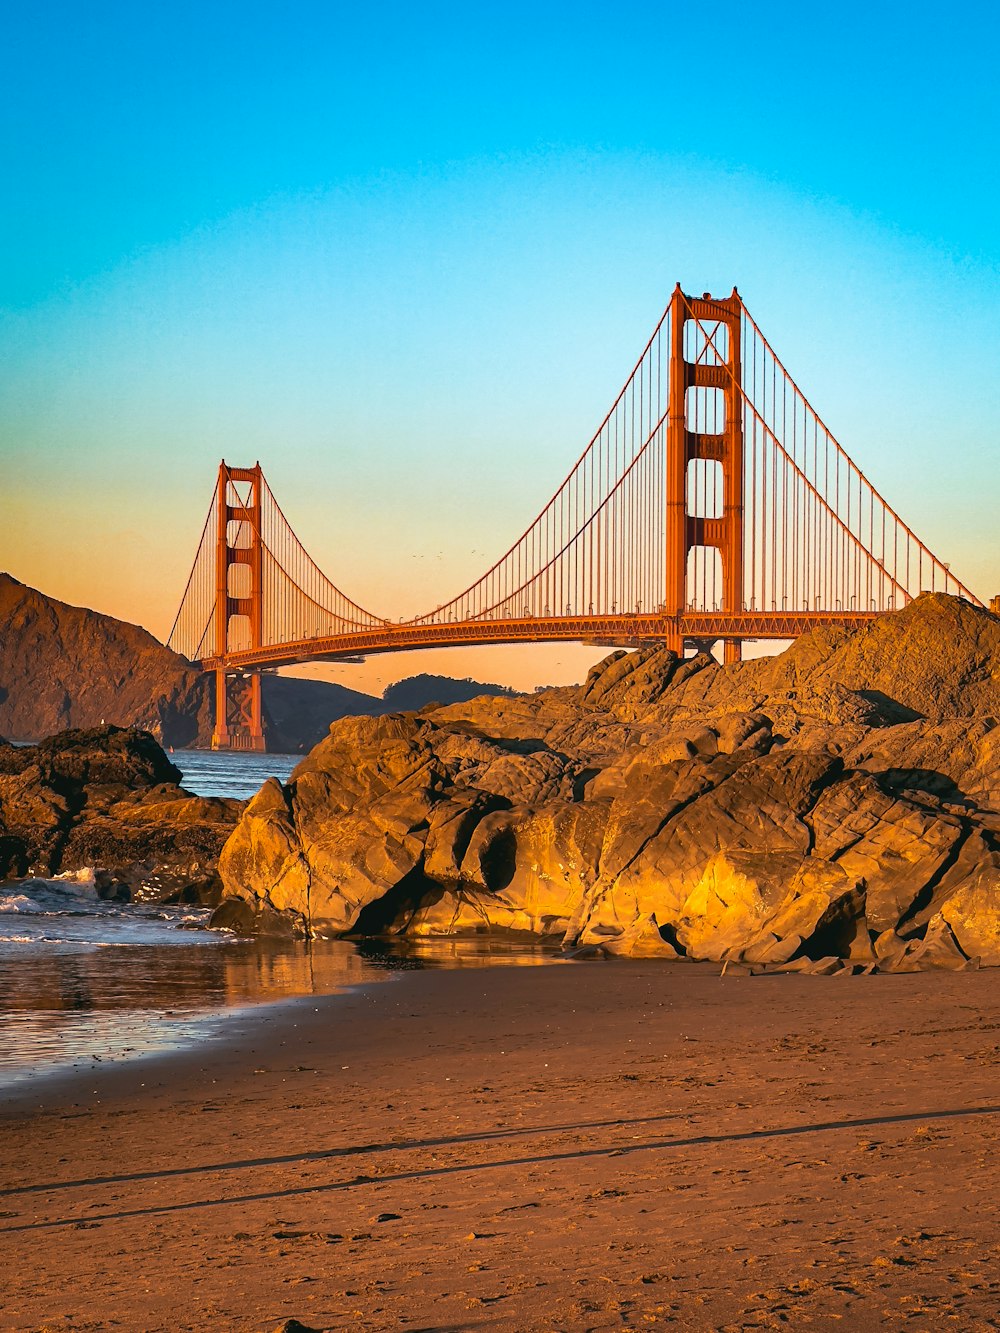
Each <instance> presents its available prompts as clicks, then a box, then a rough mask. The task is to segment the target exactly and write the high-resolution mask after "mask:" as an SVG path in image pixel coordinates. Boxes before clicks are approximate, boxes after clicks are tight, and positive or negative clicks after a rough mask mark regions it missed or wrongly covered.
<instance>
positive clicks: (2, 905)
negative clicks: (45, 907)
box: [0, 893, 42, 913]
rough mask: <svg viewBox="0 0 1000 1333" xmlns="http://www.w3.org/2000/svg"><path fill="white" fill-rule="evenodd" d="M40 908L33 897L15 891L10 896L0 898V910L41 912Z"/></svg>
mask: <svg viewBox="0 0 1000 1333" xmlns="http://www.w3.org/2000/svg"><path fill="white" fill-rule="evenodd" d="M41 911H42V908H41V906H40V904H38V903H37V902H36V901H35V900H34V898H29V897H28V896H27V895H26V894H23V893H16V894H14V896H13V897H11V898H0V912H34V913H38V912H41Z"/></svg>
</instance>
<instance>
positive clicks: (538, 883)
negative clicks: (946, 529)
mask: <svg viewBox="0 0 1000 1333" xmlns="http://www.w3.org/2000/svg"><path fill="white" fill-rule="evenodd" d="M998 719H1000V619H998V618H997V617H996V616H993V615H991V614H989V613H988V612H985V611H982V610H979V609H978V608H974V607H972V606H970V605H969V604H968V603H965V602H962V601H960V600H958V599H955V598H949V597H944V596H942V595H926V596H924V597H921V598H919V599H918V600H917V601H916V602H914V603H913V604H911V605H910V606H909V607H907V608H906V609H905V610H903V611H900V612H898V613H895V614H891V615H887V616H883V617H881V618H880V619H879V620H878V621H876V622H873V624H871V625H870V626H868V627H866V628H864V629H861V630H858V631H855V632H853V633H848V632H847V631H841V630H823V631H818V632H816V633H814V634H811V635H806V636H804V637H803V638H802V639H800V640H799V641H798V642H797V643H795V644H794V645H793V646H792V647H791V648H790V649H789V650H788V651H787V652H785V653H783V654H781V655H780V656H778V657H776V658H769V659H759V660H756V661H750V662H746V663H742V664H739V665H736V666H729V667H724V666H720V665H719V664H718V663H717V662H715V660H714V659H713V658H711V657H709V656H707V655H704V654H700V655H698V656H696V657H693V658H690V659H688V660H685V661H679V660H678V659H677V658H676V656H674V655H673V654H672V653H670V652H669V651H668V650H666V649H665V648H661V647H655V646H653V647H644V648H640V649H638V650H637V651H635V652H631V653H627V652H623V651H619V652H615V653H612V654H611V656H609V657H608V658H606V659H605V660H604V661H603V662H601V663H600V664H599V665H598V666H596V667H595V668H594V669H593V670H592V671H591V672H590V674H589V676H588V678H587V680H586V681H585V682H584V684H583V685H581V686H579V687H572V688H564V689H554V690H547V691H543V692H541V693H538V694H535V695H531V696H526V697H516V698H493V699H478V700H474V701H472V702H470V703H463V704H456V705H453V706H451V707H445V708H438V709H433V710H424V711H423V712H422V713H421V714H419V715H414V714H398V715H393V716H388V717H380V718H371V717H369V718H347V719H343V720H342V721H340V722H337V723H334V725H333V726H332V727H331V729H330V734H329V736H327V737H326V738H325V739H324V740H323V741H322V742H321V743H320V744H319V745H317V746H316V748H315V749H314V750H313V751H312V752H311V754H310V755H309V756H308V758H307V759H305V760H304V761H303V763H302V764H300V765H299V767H298V768H297V769H296V770H295V772H294V773H293V774H292V777H291V779H290V780H289V782H288V784H287V785H286V786H282V785H281V784H279V783H278V782H276V781H271V782H269V783H267V784H266V785H265V787H264V788H263V789H262V791H261V792H260V793H259V794H258V796H257V797H256V798H255V799H254V800H253V801H252V802H251V803H250V805H249V806H248V808H247V810H246V812H245V814H244V816H243V818H242V820H241V821H240V823H239V825H238V827H237V828H236V830H235V832H234V833H233V835H232V837H231V838H230V839H229V841H228V843H227V844H226V846H225V848H224V849H223V853H222V857H221V861H220V874H221V877H222V880H223V883H224V886H225V893H226V896H227V903H226V904H225V905H224V906H225V912H226V913H227V914H228V918H229V919H230V920H239V921H240V922H241V923H242V925H243V927H244V928H248V929H250V928H254V927H256V928H262V927H263V928H271V927H272V926H273V925H274V923H276V922H278V923H281V925H282V927H283V928H286V929H294V930H297V931H300V932H304V933H316V934H351V933H356V934H382V933H394V932H395V933H400V932H402V933H408V934H412V935H423V936H427V935H435V934H454V933H464V932H491V931H504V932H523V933H526V934H530V935H531V936H535V937H541V938H545V939H550V940H557V941H559V942H560V943H562V944H564V945H565V946H567V947H579V948H592V947H599V948H600V949H602V950H604V951H606V952H611V953H628V954H632V955H660V956H667V957H678V956H679V957H689V958H697V959H711V960H714V961H717V962H720V963H723V964H726V965H727V966H728V965H732V966H734V967H742V968H749V969H750V970H756V969H759V968H774V967H781V968H787V969H793V970H797V971H821V972H824V971H825V972H830V971H835V970H838V969H843V968H844V967H849V968H852V969H857V968H862V969H875V968H879V969H882V970H887V971H908V970H915V969H917V968H929V967H946V968H957V967H971V966H978V965H980V964H981V965H993V964H1000V726H998Z"/></svg>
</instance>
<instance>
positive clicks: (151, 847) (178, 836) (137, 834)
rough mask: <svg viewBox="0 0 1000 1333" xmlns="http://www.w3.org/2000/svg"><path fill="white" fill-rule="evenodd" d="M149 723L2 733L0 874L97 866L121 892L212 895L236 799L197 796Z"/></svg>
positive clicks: (154, 896)
mask: <svg viewBox="0 0 1000 1333" xmlns="http://www.w3.org/2000/svg"><path fill="white" fill-rule="evenodd" d="M180 777H181V774H180V771H179V770H178V769H177V768H175V767H174V765H173V764H172V763H171V762H170V761H169V760H168V758H167V756H166V755H165V754H164V753H163V751H162V749H161V748H160V746H159V745H158V744H157V743H156V741H155V740H154V739H153V737H152V736H150V735H149V733H148V732H144V731H136V730H125V729H122V728H120V727H108V726H105V727H99V728H95V729H93V730H89V731H64V732H61V733H59V734H58V735H56V736H52V737H50V738H49V739H48V740H45V741H42V742H41V743H40V744H38V745H34V746H14V745H10V744H8V743H6V742H4V741H0V879H12V878H19V877H22V876H26V875H42V876H47V875H56V874H65V873H67V872H71V871H77V870H84V869H93V870H96V871H100V872H101V880H100V882H101V883H102V884H103V885H104V887H105V888H106V889H108V890H113V891H114V892H115V894H116V895H117V896H119V897H130V896H135V897H142V898H146V899H157V900H168V899H170V898H172V897H175V896H179V897H182V898H184V899H185V900H194V899H197V900H199V901H211V900H212V899H213V898H217V896H218V891H219V884H218V881H217V878H216V873H215V872H216V866H217V862H218V857H219V851H220V849H221V847H222V845H223V843H224V842H225V840H226V839H227V838H228V837H229V835H230V833H231V832H232V830H233V828H234V826H235V824H236V821H237V819H238V818H239V815H240V813H241V811H242V808H243V806H242V802H240V801H231V800H220V799H216V798H209V797H201V796H193V795H192V794H191V793H190V792H188V791H185V790H184V789H183V788H182V787H180V786H179V785H178V783H179V781H180Z"/></svg>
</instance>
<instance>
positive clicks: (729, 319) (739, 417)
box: [664, 283, 744, 662]
mask: <svg viewBox="0 0 1000 1333" xmlns="http://www.w3.org/2000/svg"><path fill="white" fill-rule="evenodd" d="M670 307H671V321H670V329H671V335H670V336H671V342H670V397H669V403H668V417H667V458H666V518H665V527H666V532H665V538H666V541H665V546H666V596H665V602H664V611H665V613H666V616H667V619H668V620H672V621H673V622H674V623H675V624H676V625H677V626H678V628H677V629H676V630H675V631H674V632H673V634H670V635H668V638H667V642H668V646H669V647H671V648H673V649H674V651H675V652H677V653H678V654H683V649H684V636H683V632H682V631H681V629H680V628H679V626H680V623H681V617H682V616H683V615H684V612H685V610H686V609H687V606H688V586H687V583H688V579H687V570H688V554H689V552H690V551H691V549H692V547H695V546H708V547H715V548H716V549H717V550H718V551H719V553H720V556H721V563H722V596H723V605H722V608H721V609H722V610H723V611H724V612H730V613H735V612H739V611H742V610H743V609H744V606H743V602H744V594H743V549H744V546H743V541H744V537H743V393H742V380H741V369H742V367H741V360H740V331H741V326H742V314H743V302H742V301H741V299H740V296H739V294H738V292H737V291H736V288H735V287H734V288H733V293H732V295H731V296H728V297H726V298H724V299H718V298H714V297H711V296H710V295H709V294H708V293H707V292H706V293H705V294H704V296H701V297H693V296H685V294H684V293H683V292H682V291H681V286H680V283H678V284H677V286H676V287H675V288H674V292H673V295H672V297H671V299H670ZM695 321H697V323H696V322H695ZM718 330H725V336H724V337H722V336H720V334H719V332H718ZM706 333H707V335H708V337H706ZM710 339H711V341H710ZM695 348H697V349H699V350H698V351H697V352H696V353H695V359H694V360H691V359H689V356H688V355H687V354H686V353H690V352H691V351H692V350H693V349H695ZM706 389H708V390H718V391H719V392H720V393H721V398H722V426H721V430H720V429H718V426H719V421H718V414H708V415H714V420H713V424H714V425H715V426H716V430H715V431H714V432H712V433H707V432H706V431H704V430H703V429H701V428H700V427H701V426H702V424H703V423H702V422H701V421H700V419H699V413H698V411H697V410H696V408H695V404H694V403H693V401H692V397H691V395H692V391H694V392H695V393H697V391H698V390H706ZM704 396H705V395H703V397H704ZM697 459H702V460H706V461H707V462H711V463H717V464H718V465H719V467H720V471H721V479H722V504H721V513H716V514H713V515H710V516H709V515H706V514H699V513H692V512H691V509H690V507H689V499H690V497H691V495H692V492H693V491H694V490H695V489H696V488H694V487H692V486H691V484H690V470H691V464H692V462H694V461H695V460H697ZM724 645H725V647H724V656H725V661H726V662H738V661H739V660H740V655H741V645H740V640H738V639H726V640H724Z"/></svg>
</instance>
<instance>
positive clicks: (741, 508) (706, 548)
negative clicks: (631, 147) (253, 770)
mask: <svg viewBox="0 0 1000 1333" xmlns="http://www.w3.org/2000/svg"><path fill="white" fill-rule="evenodd" d="M925 590H930V591H940V592H950V593H954V594H957V595H960V596H963V597H966V598H968V599H969V600H970V601H972V602H975V603H976V604H977V605H978V604H979V601H978V598H976V597H975V596H974V594H973V593H971V592H970V591H969V589H968V588H966V587H965V585H964V584H962V583H961V582H960V580H959V579H957V578H956V577H955V575H954V574H952V573H951V570H950V568H949V567H948V565H947V564H945V563H944V562H943V561H941V560H939V559H938V558H937V557H936V556H935V555H933V554H932V553H931V552H930V551H929V550H928V548H927V547H926V546H925V545H924V543H923V542H922V541H921V540H920V539H919V538H918V537H917V536H916V534H915V533H914V532H913V531H912V530H911V529H910V528H909V527H908V526H907V525H906V524H905V523H904V521H903V520H902V518H900V516H899V515H898V514H897V513H896V511H895V510H894V509H892V508H891V506H890V505H889V504H888V503H887V502H886V501H885V500H884V499H883V498H882V496H881V495H880V494H879V493H878V492H877V491H876V490H875V488H874V487H873V486H872V485H871V483H870V482H869V481H868V480H867V478H866V477H865V476H864V474H863V473H862V472H861V470H860V469H859V468H858V467H857V466H856V464H855V463H854V462H853V461H852V460H851V458H850V457H849V456H848V454H847V453H846V452H845V450H844V449H843V448H842V447H841V445H840V444H839V443H838V442H837V440H836V439H835V438H834V437H833V435H832V434H831V433H830V431H829V430H828V429H827V427H826V426H825V425H824V423H823V421H822V420H821V418H820V417H819V416H818V415H817V413H816V412H815V411H814V410H813V408H812V407H811V406H810V404H809V402H808V401H807V400H806V398H805V396H804V394H803V393H802V392H801V390H800V389H799V388H798V386H797V385H796V383H795V382H794V380H793V379H792V378H791V376H790V375H789V374H788V372H787V371H786V370H785V368H784V366H783V365H782V364H781V362H780V361H779V360H778V358H777V356H776V355H775V353H774V351H773V350H772V348H771V347H770V345H769V343H768V342H767V340H766V339H765V338H764V335H763V334H762V333H761V331H760V330H759V328H758V327H757V325H756V324H755V323H754V321H753V319H752V318H751V316H750V314H749V312H748V311H747V309H746V307H745V306H744V304H743V301H742V299H741V298H740V296H739V294H738V292H737V291H736V290H735V289H734V290H733V292H732V294H731V295H730V296H727V297H725V298H717V297H712V296H710V295H708V294H707V293H706V294H705V295H703V296H700V297H694V296H688V295H686V294H685V293H684V292H682V291H681V288H680V285H679V284H678V286H677V287H676V288H675V289H674V292H673V294H672V296H671V299H670V303H669V304H668V306H667V309H666V310H665V311H664V313H663V315H662V317H661V318H660V321H659V323H658V324H657V325H656V327H655V329H654V330H653V333H652V335H651V336H650V339H649V341H648V342H647V344H646V346H645V348H644V349H643V351H642V354H641V355H640V357H639V359H638V361H637V362H636V364H635V366H634V367H633V369H632V372H631V374H630V375H629V377H628V378H627V380H626V382H625V385H624V387H623V388H622V390H621V392H620V393H619V395H618V397H617V398H616V399H615V402H614V403H613V404H612V406H611V408H610V410H609V412H608V414H607V416H606V417H605V418H604V420H603V422H602V423H601V425H600V426H599V427H598V429H597V431H596V433H595V434H594V436H593V438H592V439H591V440H590V441H589V443H588V444H587V446H586V448H585V449H584V450H583V452H582V454H581V455H580V457H579V458H578V459H577V461H576V463H575V464H574V466H573V468H572V469H571V471H570V473H569V475H568V476H567V478H566V480H565V481H564V482H563V484H562V485H561V486H560V487H559V489H558V490H557V491H556V493H555V494H554V495H553V496H552V498H551V499H550V500H549V502H548V504H546V505H545V507H544V508H543V509H542V510H541V512H540V513H539V515H538V516H537V517H536V518H535V520H534V521H533V522H532V523H531V524H530V525H529V526H528V527H527V528H526V529H525V531H524V532H523V533H522V534H521V536H520V537H519V538H518V540H517V541H516V542H515V543H514V544H513V545H512V546H511V547H510V548H509V550H508V551H506V552H505V554H504V555H503V556H501V557H500V559H499V560H497V561H496V562H495V563H494V564H493V565H492V566H491V567H490V568H489V569H488V570H487V571H486V572H485V573H484V574H482V575H481V576H480V577H479V578H477V579H476V581H475V582H473V583H471V584H470V585H469V586H468V587H467V588H466V589H465V590H464V591H463V592H461V593H459V594H458V595H457V596H456V597H454V598H452V599H451V600H450V601H448V602H446V603H443V604H442V605H439V606H437V607H435V608H433V610H430V611H428V612H426V613H425V614H423V615H419V616H416V617H414V618H412V619H410V620H402V621H394V620H391V619H386V618H385V617H382V616H378V615H375V614H374V613H372V612H370V611H368V610H366V609H364V608H363V607H361V606H359V605H358V604H357V603H356V602H354V601H353V600H352V599H351V598H350V597H348V596H347V595H346V594H345V593H343V592H342V591H341V590H340V589H339V588H338V587H337V586H336V585H335V584H334V583H333V582H332V581H331V580H330V579H329V578H328V577H327V576H326V574H324V573H323V571H322V570H320V569H319V567H318V566H317V565H316V564H315V562H314V561H313V560H312V558H311V557H310V556H309V554H308V552H307V551H306V550H305V548H304V547H303V546H302V544H301V542H300V541H299V539H298V538H297V537H296V535H295V533H294V531H293V529H292V527H291V525H290V524H289V523H288V521H287V519H286V518H285V516H284V514H283V513H282V511H281V509H280V507H279V505H278V503H277V501H276V500H275V498H274V496H273V494H272V493H271V490H270V488H269V486H268V485H267V481H266V478H265V477H264V474H263V471H262V469H261V467H260V465H259V464H256V465H254V466H253V467H231V466H229V465H228V464H227V463H225V462H223V463H222V464H220V467H219V473H218V478H217V481H216V485H215V489H214V492H213V496H212V502H211V504H210V506H209V512H208V516H207V518H206V520H205V526H204V528H203V530H202V535H201V540H200V542H199V545H198V550H197V553H196V556H195V560H194V564H193V566H192V569H191V574H190V577H189V579H188V583H187V586H186V588H185V591H184V595H183V597H182V599H181V605H180V609H179V611H178V613H177V618H176V620H175V623H174V627H173V630H172V631H171V634H170V639H169V643H170V646H171V647H172V648H174V649H175V650H176V651H177V652H180V653H182V654H183V655H184V656H185V657H187V658H188V659H189V660H190V661H192V662H193V663H195V664H198V665H200V666H201V667H202V668H204V669H205V670H208V671H213V672H215V677H216V724H215V730H214V735H213V745H215V746H218V747H227V746H228V747H233V748H238V749H262V748H263V746H264V737H263V728H262V719H261V696H260V674H259V673H260V670H261V669H264V668H273V667H278V666H286V665H290V664H293V663H299V662H305V661H315V660H326V661H334V660H343V659H344V658H351V657H359V656H367V655H369V654H374V653H385V652H396V651H403V650H408V651H409V650H413V649H418V648H443V647H458V646H469V645H475V644H509V643H545V642H560V641H570V640H574V641H580V642H583V643H594V644H599V645H601V646H607V647H609V648H610V647H614V646H624V647H633V646H637V645H639V644H644V643H663V644H665V645H667V646H668V647H670V648H672V649H673V650H674V651H676V652H678V653H683V652H684V650H685V648H686V647H687V646H690V645H692V644H693V645H697V646H700V647H704V646H707V645H710V644H715V643H721V644H722V645H723V655H724V659H725V660H726V661H729V662H734V661H737V660H739V658H740V655H741V652H742V645H743V643H745V642H746V641H748V640H759V639H790V638H794V637H796V636H797V635H799V634H801V633H803V632H804V631H806V630H808V629H812V628H815V627H816V626H818V625H843V626H848V627H853V626H858V625H860V624H863V623H865V622H866V621H868V620H871V619H872V618H873V617H874V616H876V615H878V614H881V613H882V612H885V611H889V610H893V609H897V608H899V607H901V606H903V605H905V604H906V602H908V601H909V600H910V599H911V598H912V597H913V596H915V595H916V594H917V593H919V592H921V591H925ZM237 673H239V674H249V677H250V688H249V690H244V691H239V692H236V691H233V690H231V689H230V687H229V682H230V680H231V678H232V677H233V676H234V675H235V674H237Z"/></svg>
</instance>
